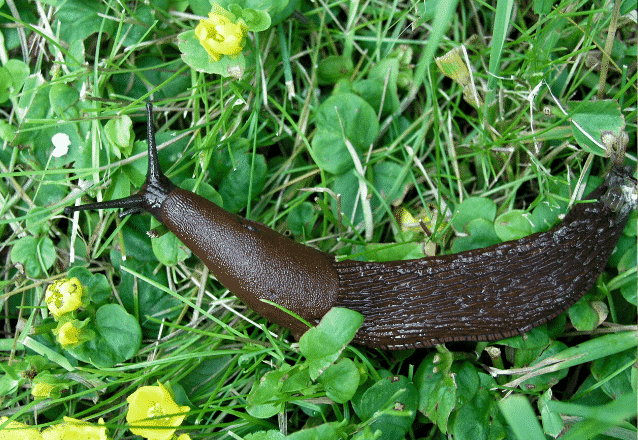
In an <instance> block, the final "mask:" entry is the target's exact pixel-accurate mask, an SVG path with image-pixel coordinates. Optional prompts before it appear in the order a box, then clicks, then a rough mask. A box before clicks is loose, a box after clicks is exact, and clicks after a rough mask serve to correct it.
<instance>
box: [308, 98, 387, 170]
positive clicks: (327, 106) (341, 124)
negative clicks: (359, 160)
mask: <svg viewBox="0 0 638 440" xmlns="http://www.w3.org/2000/svg"><path fill="white" fill-rule="evenodd" d="M315 119H316V122H317V132H316V133H315V136H314V137H313V138H312V157H313V159H314V160H315V162H316V163H317V165H318V166H319V167H320V168H321V169H322V170H324V171H327V172H329V173H332V174H342V173H344V172H346V171H347V170H349V169H350V168H352V167H353V166H354V163H353V159H352V156H351V155H350V152H348V148H347V147H346V140H347V141H348V142H350V143H351V144H352V146H353V147H354V149H355V151H356V152H357V153H358V154H359V155H360V153H361V152H362V151H365V150H366V149H367V148H369V147H370V145H372V143H373V142H374V141H375V139H376V138H377V135H378V133H379V121H378V120H377V116H376V114H375V112H374V110H373V109H372V107H371V106H370V104H368V103H367V102H365V101H364V100H363V99H362V98H360V97H359V96H357V95H355V94H352V93H341V94H338V95H335V96H331V97H330V98H328V99H326V100H325V101H324V102H323V103H322V104H321V105H320V106H319V108H318V109H317V114H316V117H315Z"/></svg>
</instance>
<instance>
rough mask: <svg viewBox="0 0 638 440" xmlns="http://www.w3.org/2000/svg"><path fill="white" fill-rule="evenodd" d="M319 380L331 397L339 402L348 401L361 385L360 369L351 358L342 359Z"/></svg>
mask: <svg viewBox="0 0 638 440" xmlns="http://www.w3.org/2000/svg"><path fill="white" fill-rule="evenodd" d="M318 380H319V383H321V384H322V385H323V386H324V387H325V389H326V395H327V396H328V397H329V398H330V399H332V400H333V401H335V402H337V403H346V402H347V401H348V400H350V399H352V396H354V393H355V391H357V388H358V387H359V370H357V367H356V366H355V364H354V362H353V361H352V360H351V359H347V358H346V359H341V360H340V361H339V362H338V363H336V364H333V365H331V366H330V367H328V369H327V370H326V371H324V372H323V374H322V375H321V376H319V379H318Z"/></svg>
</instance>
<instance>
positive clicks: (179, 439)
mask: <svg viewBox="0 0 638 440" xmlns="http://www.w3.org/2000/svg"><path fill="white" fill-rule="evenodd" d="M177 440H191V436H190V435H188V434H181V435H180V436H179V437H177Z"/></svg>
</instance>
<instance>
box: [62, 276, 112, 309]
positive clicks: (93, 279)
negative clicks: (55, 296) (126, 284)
mask: <svg viewBox="0 0 638 440" xmlns="http://www.w3.org/2000/svg"><path fill="white" fill-rule="evenodd" d="M67 276H68V277H69V278H73V277H77V279H78V280H80V282H81V283H82V285H83V286H84V287H85V295H86V300H87V302H88V301H91V302H92V303H93V304H95V305H98V306H99V305H102V304H103V303H105V302H106V301H107V300H108V299H109V298H110V297H111V293H112V289H111V285H110V284H109V282H108V280H107V279H106V276H105V275H104V274H102V273H92V272H90V271H89V270H88V269H87V268H86V267H81V266H76V267H73V268H71V269H69V272H68V273H67ZM84 302H85V298H84V297H83V298H82V303H84Z"/></svg>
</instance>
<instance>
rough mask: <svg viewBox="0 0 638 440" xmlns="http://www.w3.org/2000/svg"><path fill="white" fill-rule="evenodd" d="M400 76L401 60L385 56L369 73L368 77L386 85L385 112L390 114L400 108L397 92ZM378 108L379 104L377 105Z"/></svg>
mask: <svg viewBox="0 0 638 440" xmlns="http://www.w3.org/2000/svg"><path fill="white" fill-rule="evenodd" d="M398 76H399V60H398V59H397V58H385V59H383V60H381V61H380V62H379V63H377V64H376V65H375V66H374V67H373V68H372V69H370V73H369V74H368V78H370V79H374V80H376V81H377V82H378V83H379V84H381V86H382V89H383V86H384V85H385V87H386V89H385V90H384V97H383V114H390V113H393V112H395V111H397V110H398V109H399V95H398V93H397V79H398ZM375 107H377V108H378V106H375Z"/></svg>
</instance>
